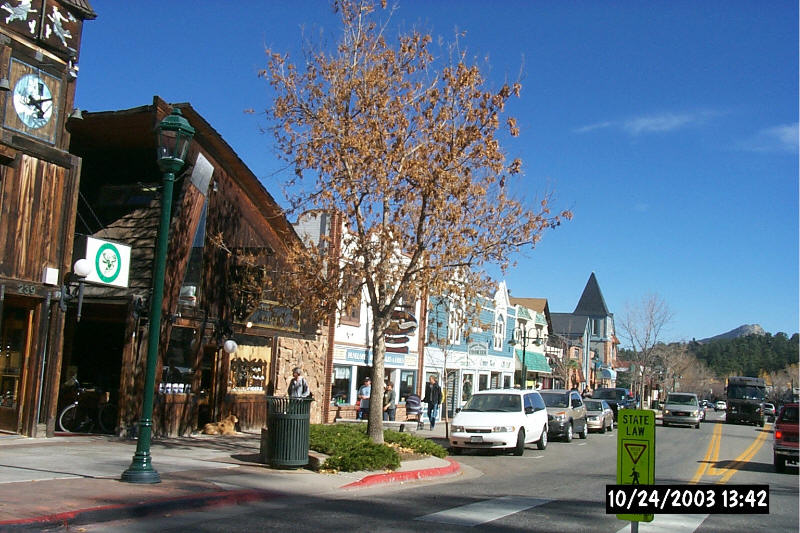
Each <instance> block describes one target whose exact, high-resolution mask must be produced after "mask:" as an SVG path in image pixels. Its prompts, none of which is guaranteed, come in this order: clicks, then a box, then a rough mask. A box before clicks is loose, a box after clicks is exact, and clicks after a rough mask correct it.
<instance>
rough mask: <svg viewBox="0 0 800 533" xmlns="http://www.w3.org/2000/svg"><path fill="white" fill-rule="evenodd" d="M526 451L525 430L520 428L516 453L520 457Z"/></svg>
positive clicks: (515, 448)
mask: <svg viewBox="0 0 800 533" xmlns="http://www.w3.org/2000/svg"><path fill="white" fill-rule="evenodd" d="M523 453H525V430H524V429H520V430H519V433H517V445H516V446H515V447H514V455H516V456H517V457H519V456H520V455H522V454H523Z"/></svg>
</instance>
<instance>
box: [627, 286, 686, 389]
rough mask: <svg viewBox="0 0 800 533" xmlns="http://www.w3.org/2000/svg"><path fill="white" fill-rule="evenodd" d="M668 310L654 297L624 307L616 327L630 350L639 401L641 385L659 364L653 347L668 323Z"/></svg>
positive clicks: (670, 317)
mask: <svg viewBox="0 0 800 533" xmlns="http://www.w3.org/2000/svg"><path fill="white" fill-rule="evenodd" d="M672 316H673V315H672V311H671V310H670V308H669V306H668V305H667V304H666V302H665V301H664V300H663V299H662V298H661V297H660V296H659V295H657V294H651V295H648V296H645V297H644V298H642V300H641V302H639V303H638V304H636V305H627V306H626V309H625V314H624V315H623V316H622V321H621V322H620V326H621V327H622V333H623V336H624V337H625V338H627V339H628V342H629V343H630V345H631V348H633V351H634V354H635V355H634V359H633V361H631V362H632V363H635V364H636V366H637V367H638V368H637V375H638V377H639V379H638V381H637V383H636V387H637V389H638V391H637V394H638V396H639V398H641V399H642V401H644V390H645V383H648V382H649V381H650V380H651V379H652V377H653V371H654V370H655V369H656V367H657V365H658V362H659V360H658V359H659V358H658V356H659V354H658V351H657V350H656V345H657V344H658V343H659V339H660V337H661V333H662V331H663V329H664V326H666V325H667V324H668V323H669V322H670V321H671V320H672Z"/></svg>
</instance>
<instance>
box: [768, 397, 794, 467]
mask: <svg viewBox="0 0 800 533" xmlns="http://www.w3.org/2000/svg"><path fill="white" fill-rule="evenodd" d="M797 406H798V404H796V403H787V404H785V405H784V406H783V407H781V410H780V411H779V412H778V416H777V418H776V419H775V433H774V436H773V441H772V462H773V464H774V465H775V471H776V472H784V471H785V470H786V463H793V464H797V455H798V452H797V440H798V417H797V415H798V408H797Z"/></svg>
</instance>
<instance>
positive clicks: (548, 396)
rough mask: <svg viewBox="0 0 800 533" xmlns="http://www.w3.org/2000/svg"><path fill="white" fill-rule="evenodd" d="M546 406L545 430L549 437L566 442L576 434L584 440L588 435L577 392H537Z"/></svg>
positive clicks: (587, 425)
mask: <svg viewBox="0 0 800 533" xmlns="http://www.w3.org/2000/svg"><path fill="white" fill-rule="evenodd" d="M539 392H540V393H541V395H542V398H544V403H545V404H546V405H547V428H548V433H549V434H550V437H560V438H563V439H564V440H565V441H567V442H571V441H572V436H573V435H575V434H577V435H578V436H579V437H580V438H582V439H585V438H586V436H587V434H588V433H589V423H588V417H587V415H586V406H585V405H583V400H582V399H581V395H580V394H579V393H578V391H575V390H563V389H549V390H540V391H539Z"/></svg>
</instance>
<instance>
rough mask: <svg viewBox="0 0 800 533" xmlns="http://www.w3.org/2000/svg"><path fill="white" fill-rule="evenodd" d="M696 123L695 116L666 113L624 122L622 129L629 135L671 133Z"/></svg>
mask: <svg viewBox="0 0 800 533" xmlns="http://www.w3.org/2000/svg"><path fill="white" fill-rule="evenodd" d="M696 121H697V118H696V117H695V115H691V114H689V113H683V114H673V113H666V114H663V115H651V116H645V117H637V118H633V119H630V120H626V121H625V122H624V123H623V125H622V127H623V129H624V130H625V131H627V132H628V133H630V134H631V135H639V134H642V133H660V132H666V131H673V130H677V129H679V128H682V127H684V126H686V125H687V124H692V123H693V122H696Z"/></svg>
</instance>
